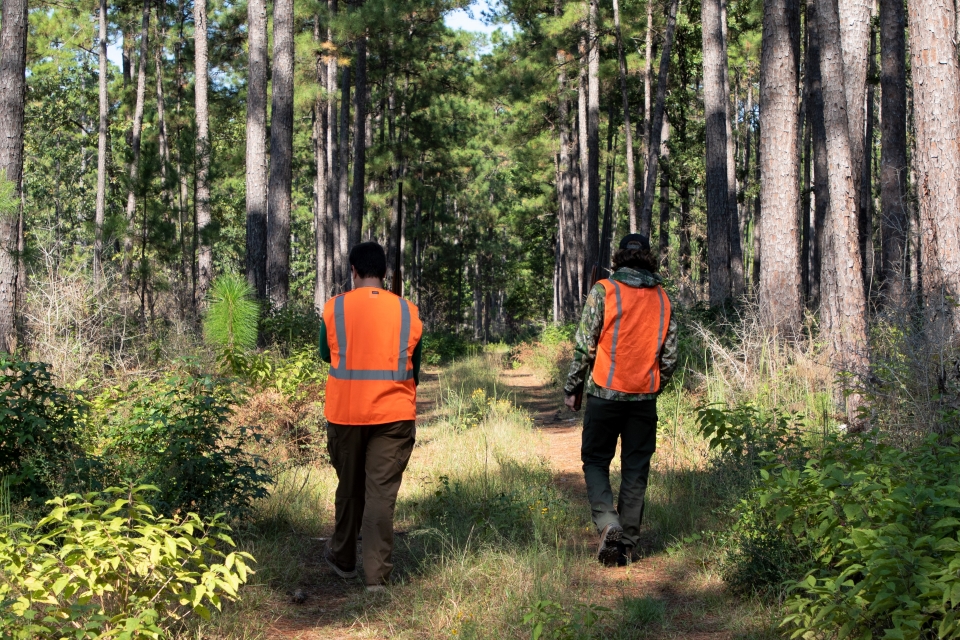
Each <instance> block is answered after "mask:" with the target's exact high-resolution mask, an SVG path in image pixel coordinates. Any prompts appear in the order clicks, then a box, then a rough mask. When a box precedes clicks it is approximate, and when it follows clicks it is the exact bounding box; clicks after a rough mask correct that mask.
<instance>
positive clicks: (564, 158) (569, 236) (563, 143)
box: [555, 5, 580, 322]
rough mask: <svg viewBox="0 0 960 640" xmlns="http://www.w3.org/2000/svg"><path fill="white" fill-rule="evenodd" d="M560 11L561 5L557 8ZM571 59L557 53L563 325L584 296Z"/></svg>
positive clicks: (560, 280) (572, 319) (570, 319)
mask: <svg viewBox="0 0 960 640" xmlns="http://www.w3.org/2000/svg"><path fill="white" fill-rule="evenodd" d="M555 7H557V9H559V5H555ZM568 61H569V60H568V56H567V53H566V52H565V51H557V68H558V77H557V103H558V112H559V124H558V126H559V129H560V149H559V153H558V165H559V166H558V173H559V180H558V182H557V187H558V194H557V200H558V204H559V211H558V213H559V224H558V226H559V229H558V243H557V244H558V247H559V248H560V249H561V251H560V257H559V262H560V270H559V284H560V288H559V294H560V295H559V308H560V313H559V318H560V321H561V322H572V321H574V320H575V319H576V314H577V311H578V308H577V307H578V305H577V298H578V297H579V294H580V285H579V283H578V281H577V278H578V277H579V276H578V274H577V263H578V262H579V259H580V258H579V255H578V251H577V242H576V237H577V232H576V227H575V223H576V220H575V216H574V206H575V203H574V191H573V172H574V171H575V167H574V162H573V156H572V154H571V151H572V146H573V140H572V137H573V136H572V132H571V130H570V100H569V96H568V95H567V67H566V64H567V62H568Z"/></svg>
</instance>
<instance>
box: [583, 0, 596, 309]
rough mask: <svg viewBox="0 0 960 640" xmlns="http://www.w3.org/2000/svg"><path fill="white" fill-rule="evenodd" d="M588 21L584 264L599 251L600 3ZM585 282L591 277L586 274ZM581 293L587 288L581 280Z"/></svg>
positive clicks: (592, 1) (593, 1) (593, 0)
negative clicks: (586, 181)
mask: <svg viewBox="0 0 960 640" xmlns="http://www.w3.org/2000/svg"><path fill="white" fill-rule="evenodd" d="M589 1H590V10H589V15H588V20H587V37H588V43H587V45H588V46H587V52H588V53H587V56H588V57H587V89H588V90H587V163H588V164H587V180H588V185H589V186H588V188H587V210H586V221H585V224H584V227H585V234H584V240H585V244H586V246H585V250H584V259H585V261H586V264H588V265H593V264H594V263H595V262H596V261H597V254H598V251H599V248H600V230H599V217H600V37H599V19H600V17H599V11H600V9H599V0H589ZM585 275H586V278H589V277H590V274H589V273H587V274H585ZM583 286H584V290H587V288H588V287H589V286H590V283H589V282H586V280H584V285H583Z"/></svg>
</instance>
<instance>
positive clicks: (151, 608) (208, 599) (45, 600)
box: [0, 487, 253, 640]
mask: <svg viewBox="0 0 960 640" xmlns="http://www.w3.org/2000/svg"><path fill="white" fill-rule="evenodd" d="M150 490H151V488H150V487H137V488H136V489H116V488H114V489H109V490H107V491H106V492H104V493H99V494H98V493H91V494H87V495H85V496H80V495H78V494H71V495H68V496H65V497H63V498H56V499H54V500H51V501H50V503H49V504H50V505H51V506H52V508H51V510H50V512H49V514H48V515H47V516H46V517H45V518H43V519H42V520H41V521H40V522H39V523H37V525H36V526H35V527H28V526H26V525H22V524H14V525H8V526H6V527H0V627H2V628H3V637H5V638H18V639H23V640H26V639H30V638H65V637H69V638H76V639H78V640H79V639H83V638H91V639H92V638H104V637H116V638H129V639H135V638H163V637H166V635H167V633H166V632H167V630H168V629H170V627H171V626H172V625H174V624H176V623H177V622H178V621H180V620H182V619H183V618H184V616H186V615H188V614H191V613H192V614H196V615H199V616H201V617H203V618H209V617H210V611H211V609H217V610H219V609H220V607H221V603H222V601H223V600H228V601H233V600H236V599H237V598H238V597H239V593H238V590H239V588H240V585H242V584H243V583H245V582H246V581H247V576H248V575H249V574H250V573H252V571H251V570H250V569H249V568H248V566H247V565H248V563H249V562H253V557H252V556H251V555H250V554H248V553H245V552H234V551H230V552H229V553H224V548H229V547H233V546H234V543H233V541H232V540H231V539H230V537H229V536H228V535H227V532H228V531H229V528H228V527H227V526H226V525H224V524H223V523H222V522H221V521H220V519H219V516H214V517H213V518H210V519H206V520H204V519H201V518H200V517H199V516H197V515H196V514H194V513H191V514H188V515H186V516H183V517H177V518H174V519H171V518H161V517H158V516H157V515H156V514H155V513H154V511H153V509H152V508H151V507H150V506H149V505H148V504H147V503H146V502H145V500H144V494H146V493H148V492H149V491H150ZM214 560H216V562H214Z"/></svg>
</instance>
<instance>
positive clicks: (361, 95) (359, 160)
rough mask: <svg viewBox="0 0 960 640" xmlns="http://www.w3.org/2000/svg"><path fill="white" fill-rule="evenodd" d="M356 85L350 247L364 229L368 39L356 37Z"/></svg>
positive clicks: (356, 241)
mask: <svg viewBox="0 0 960 640" xmlns="http://www.w3.org/2000/svg"><path fill="white" fill-rule="evenodd" d="M354 64H355V66H356V69H357V80H356V83H357V86H356V89H355V90H354V94H353V95H354V100H355V102H356V110H355V113H354V121H353V192H352V193H351V194H350V238H349V240H350V242H349V244H350V246H351V247H353V246H355V245H357V244H359V243H360V235H361V231H362V228H363V187H364V185H365V184H366V180H365V178H364V172H365V171H366V143H367V38H366V36H360V37H359V38H358V39H357V57H356V60H355V62H354Z"/></svg>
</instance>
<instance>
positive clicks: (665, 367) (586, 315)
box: [563, 268, 677, 400]
mask: <svg viewBox="0 0 960 640" xmlns="http://www.w3.org/2000/svg"><path fill="white" fill-rule="evenodd" d="M610 279H611V280H616V281H617V282H619V283H621V284H625V285H627V286H628V287H654V286H656V285H658V284H660V283H661V282H662V280H661V279H660V276H658V275H656V274H653V273H650V272H649V271H637V270H635V269H627V268H623V269H618V270H617V272H616V273H614V274H613V275H611V276H610ZM605 299H606V291H605V290H604V288H603V285H601V284H599V283H598V284H596V285H594V287H593V289H591V290H590V293H589V295H588V296H587V303H586V304H585V305H584V306H583V315H582V316H581V318H580V326H579V327H578V328H577V335H576V345H575V346H574V348H573V362H572V363H571V364H570V373H569V374H568V375H567V384H566V385H564V387H563V391H564V393H565V394H566V395H568V396H569V395H573V394H574V393H575V392H576V390H577V388H578V387H579V386H580V385H581V384H584V385H585V386H584V393H586V394H587V395H591V396H596V397H598V398H603V399H604V400H652V399H654V398H656V397H657V394H655V393H624V392H622V391H614V390H613V389H605V388H604V387H601V386H600V385H598V384H597V383H596V382H594V380H593V376H592V375H590V367H591V365H592V364H593V361H594V358H596V356H597V343H598V342H599V341H600V332H601V331H602V330H603V311H604V301H605ZM676 368H677V320H676V318H675V314H672V313H671V314H670V326H669V327H668V328H667V338H666V340H665V341H664V343H663V351H662V352H661V354H660V388H661V389H662V388H664V387H665V386H667V383H668V382H669V381H670V378H671V377H672V376H673V372H674V370H675V369H676Z"/></svg>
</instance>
